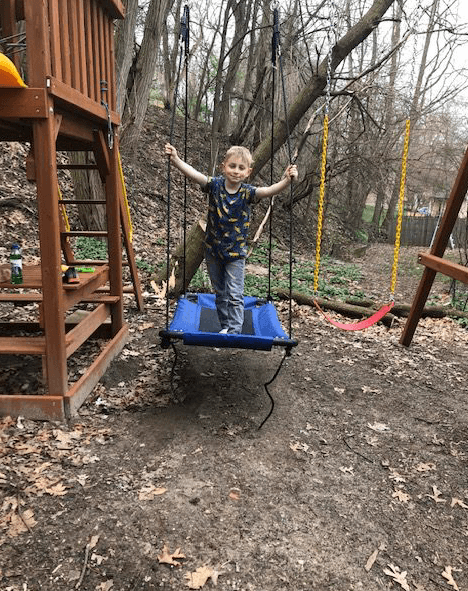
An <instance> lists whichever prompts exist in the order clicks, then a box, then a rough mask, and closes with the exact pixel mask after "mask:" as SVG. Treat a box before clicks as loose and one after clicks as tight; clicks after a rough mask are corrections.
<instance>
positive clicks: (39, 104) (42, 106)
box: [0, 88, 49, 119]
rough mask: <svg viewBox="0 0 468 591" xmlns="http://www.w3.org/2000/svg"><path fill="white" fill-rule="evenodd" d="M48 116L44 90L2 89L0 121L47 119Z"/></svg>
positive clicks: (0, 90) (0, 92) (0, 94)
mask: <svg viewBox="0 0 468 591" xmlns="http://www.w3.org/2000/svg"><path fill="white" fill-rule="evenodd" d="M48 116H49V109H48V101H47V93H46V92H45V89H44V88H0V119H19V118H23V119H45V118H47V117H48Z"/></svg>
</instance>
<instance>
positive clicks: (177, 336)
mask: <svg viewBox="0 0 468 591" xmlns="http://www.w3.org/2000/svg"><path fill="white" fill-rule="evenodd" d="M273 17H274V21H273V39H272V62H273V68H272V72H273V92H272V109H271V111H272V123H273V100H274V80H275V71H276V67H277V66H276V61H277V57H278V58H279V59H278V62H279V66H280V71H281V73H282V64H281V52H280V42H279V25H278V10H277V9H274V13H273ZM179 38H180V42H181V43H180V45H181V50H180V59H179V68H178V72H177V78H176V85H175V91H174V97H177V90H178V85H179V77H180V71H181V66H182V57H183V55H184V56H185V76H186V80H185V152H184V159H185V160H186V159H187V123H188V116H187V104H188V97H187V88H188V57H189V11H188V7H187V6H185V7H184V13H183V17H182V20H181V23H180V36H179ZM284 95H285V92H284V85H283V104H284V109H285V113H286V110H287V108H286V102H285V96H284ZM175 103H176V100H174V106H173V111H172V121H171V130H170V139H169V143H172V137H173V132H174V117H175ZM286 121H287V117H286ZM288 141H289V133H288ZM288 148H289V152H290V153H291V149H290V146H289V144H288ZM272 154H273V136H272ZM270 173H271V177H273V162H272V161H271V170H270ZM184 179H185V182H184V217H183V249H184V250H183V262H184V266H183V285H184V286H186V277H185V259H186V248H185V247H186V227H187V223H186V222H187V215H186V210H187V179H186V178H185V177H184ZM167 191H168V196H167V251H166V259H167V260H166V265H167V266H166V268H167V277H166V286H167V289H166V327H165V329H164V330H161V331H160V333H159V334H160V336H161V346H162V347H163V348H169V347H171V346H172V347H173V349H174V351H175V353H176V360H177V350H176V349H175V347H174V344H175V343H176V342H182V343H183V344H184V345H196V346H203V347H216V348H230V349H233V348H236V349H251V350H260V351H271V350H272V348H273V347H275V348H276V347H280V348H283V349H284V356H283V358H282V360H281V363H280V365H279V367H278V369H277V371H276V372H275V374H274V376H273V378H272V379H271V380H270V381H269V382H267V383H266V384H264V386H265V389H266V392H267V394H268V396H269V397H270V400H271V409H270V412H269V414H268V416H267V417H266V418H265V419H264V420H263V422H262V423H261V425H260V427H261V426H262V425H263V424H264V423H265V422H266V420H267V419H268V418H269V417H270V415H271V413H272V412H273V407H274V400H273V398H272V396H271V394H270V392H269V391H268V387H267V386H268V385H269V384H271V383H272V382H273V381H274V379H275V378H276V377H277V375H278V374H279V371H280V369H281V367H282V365H283V362H284V360H285V358H286V357H287V356H289V355H290V354H291V351H292V349H293V347H295V346H296V345H297V340H296V339H294V338H292V330H291V329H292V327H291V324H292V322H291V319H292V309H291V302H292V298H291V294H292V260H293V258H292V238H293V236H292V203H293V200H292V184H291V199H290V224H289V225H290V256H289V295H290V297H289V334H288V333H286V332H285V331H284V329H283V327H282V325H281V322H280V320H279V318H278V315H277V311H276V309H275V307H274V305H273V302H272V297H271V293H270V292H271V242H272V205H273V202H272V201H271V202H270V212H271V213H270V256H269V273H268V295H267V296H266V297H265V298H258V297H252V296H245V297H244V325H243V327H242V333H240V334H224V333H220V332H219V331H220V330H221V325H220V323H219V320H218V315H217V311H216V304H215V294H211V293H209V294H207V293H185V294H184V295H183V296H181V297H180V298H179V299H178V301H177V305H176V308H175V312H174V315H173V317H172V320H171V321H170V322H169V316H170V314H169V310H170V294H169V291H170V290H169V279H170V277H169V273H170V249H169V244H170V232H171V228H170V221H169V220H170V213H171V210H170V207H171V205H170V201H171V200H170V193H171V161H170V156H169V157H168V169H167ZM174 363H175V362H174ZM260 427H259V428H260Z"/></svg>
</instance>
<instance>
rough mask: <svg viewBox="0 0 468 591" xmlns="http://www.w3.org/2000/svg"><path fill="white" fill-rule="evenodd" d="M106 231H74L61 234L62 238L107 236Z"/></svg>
mask: <svg viewBox="0 0 468 591" xmlns="http://www.w3.org/2000/svg"><path fill="white" fill-rule="evenodd" d="M107 234H108V233H107V231H105V230H72V231H70V232H61V235H62V236H107Z"/></svg>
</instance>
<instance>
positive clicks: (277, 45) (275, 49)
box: [270, 2, 294, 339]
mask: <svg viewBox="0 0 468 591" xmlns="http://www.w3.org/2000/svg"><path fill="white" fill-rule="evenodd" d="M276 59H278V65H279V73H280V79H281V90H282V99H283V100H282V102H283V113H284V122H285V126H286V145H287V149H288V159H289V162H290V163H291V164H292V161H293V160H292V148H291V138H290V132H289V117H288V104H287V99H286V85H285V81H284V71H283V56H282V53H281V40H280V32H279V11H278V7H277V3H276V2H275V4H274V8H273V39H272V61H273V71H274V70H275V68H276ZM272 95H273V96H274V87H273V89H272ZM272 112H273V108H272ZM273 135H274V134H273V126H272V130H271V136H272V138H271V141H272V143H271V159H272V161H273V149H274V138H273ZM292 211H293V183H292V182H291V183H290V184H289V319H288V334H289V338H290V339H291V338H292V288H293V285H292V275H293V262H294V261H293V242H294V233H293V215H292ZM270 215H271V214H270ZM270 241H271V235H270ZM270 250H271V242H270Z"/></svg>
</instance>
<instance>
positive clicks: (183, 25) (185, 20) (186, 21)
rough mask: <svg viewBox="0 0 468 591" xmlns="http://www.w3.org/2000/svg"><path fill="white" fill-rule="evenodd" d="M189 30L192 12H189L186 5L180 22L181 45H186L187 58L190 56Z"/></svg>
mask: <svg viewBox="0 0 468 591" xmlns="http://www.w3.org/2000/svg"><path fill="white" fill-rule="evenodd" d="M189 28H190V11H189V7H188V5H187V4H186V5H185V6H184V12H183V14H182V18H181V20H180V33H179V36H180V39H181V43H183V44H184V48H185V57H186V58H187V56H188V54H189V37H190V35H189Z"/></svg>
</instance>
